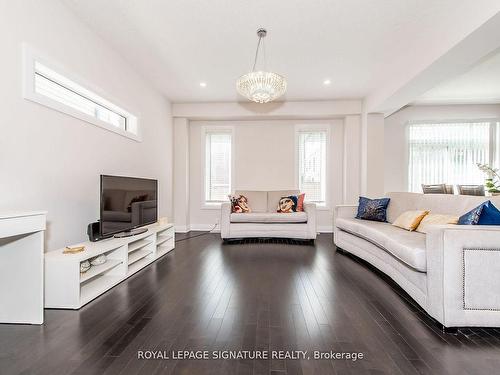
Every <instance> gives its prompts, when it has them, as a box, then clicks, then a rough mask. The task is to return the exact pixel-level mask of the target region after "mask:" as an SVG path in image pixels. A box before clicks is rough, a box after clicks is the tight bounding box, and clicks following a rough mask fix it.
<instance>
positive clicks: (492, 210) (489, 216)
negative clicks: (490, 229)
mask: <svg viewBox="0 0 500 375" xmlns="http://www.w3.org/2000/svg"><path fill="white" fill-rule="evenodd" d="M478 224H479V225H500V210H498V208H496V207H495V206H494V205H493V203H491V201H487V202H485V203H483V210H482V211H481V216H479V221H478Z"/></svg>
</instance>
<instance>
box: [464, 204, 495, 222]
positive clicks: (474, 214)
mask: <svg viewBox="0 0 500 375" xmlns="http://www.w3.org/2000/svg"><path fill="white" fill-rule="evenodd" d="M488 202H489V201H488ZM485 204H486V202H485V203H481V204H480V205H479V206H477V207H476V208H473V209H472V210H470V211H469V212H467V213H466V214H463V215H462V216H460V217H459V218H458V223H457V224H458V225H477V224H478V223H479V218H480V217H481V212H483V209H484V206H485Z"/></svg>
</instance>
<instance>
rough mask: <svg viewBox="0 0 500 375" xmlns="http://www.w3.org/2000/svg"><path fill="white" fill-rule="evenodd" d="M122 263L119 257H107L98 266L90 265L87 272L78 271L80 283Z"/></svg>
mask: <svg viewBox="0 0 500 375" xmlns="http://www.w3.org/2000/svg"><path fill="white" fill-rule="evenodd" d="M122 263H123V261H122V260H120V259H109V260H108V261H107V262H106V263H104V264H101V265H99V266H92V267H91V268H90V269H89V270H88V271H87V272H85V273H80V283H84V282H86V281H88V280H90V279H92V278H94V277H96V276H99V275H101V274H103V273H104V272H106V271H109V270H110V269H112V268H115V267H116V266H118V265H120V264H122Z"/></svg>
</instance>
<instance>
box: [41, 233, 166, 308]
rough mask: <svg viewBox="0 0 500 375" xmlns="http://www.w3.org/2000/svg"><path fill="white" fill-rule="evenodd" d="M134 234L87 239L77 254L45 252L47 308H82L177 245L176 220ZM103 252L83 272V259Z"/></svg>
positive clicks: (59, 251)
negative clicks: (100, 260)
mask: <svg viewBox="0 0 500 375" xmlns="http://www.w3.org/2000/svg"><path fill="white" fill-rule="evenodd" d="M147 229H148V231H147V232H144V233H141V234H138V235H136V236H132V237H124V238H110V239H106V240H102V241H99V242H84V243H80V244H75V245H73V246H85V250H84V251H82V252H80V253H76V254H63V250H64V249H59V250H54V251H50V252H48V253H45V308H58V309H75V310H77V309H79V308H81V307H82V306H84V305H85V304H87V303H89V302H90V301H92V300H93V299H95V298H97V297H99V296H100V295H101V294H103V293H105V292H106V291H108V290H109V289H111V288H112V287H114V286H115V285H117V284H119V283H120V282H122V281H123V280H125V279H126V278H128V277H129V276H131V275H133V274H134V273H136V272H138V271H140V270H141V269H143V268H144V267H146V266H147V265H149V264H151V263H152V262H154V261H155V260H156V259H158V258H159V257H161V256H163V255H165V254H166V253H168V252H169V251H171V250H173V249H174V247H175V232H174V225H173V224H159V223H157V224H153V225H149V226H147ZM101 254H104V255H106V262H105V263H103V264H100V265H98V266H92V267H91V268H90V269H89V270H88V271H87V272H85V273H80V262H83V261H85V260H90V259H91V258H93V257H96V256H98V255H101Z"/></svg>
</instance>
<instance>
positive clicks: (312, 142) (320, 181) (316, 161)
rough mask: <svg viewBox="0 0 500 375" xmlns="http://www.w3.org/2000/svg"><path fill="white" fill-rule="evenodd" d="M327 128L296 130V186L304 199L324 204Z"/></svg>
mask: <svg viewBox="0 0 500 375" xmlns="http://www.w3.org/2000/svg"><path fill="white" fill-rule="evenodd" d="M327 133H328V132H327V130H324V129H314V128H311V129H307V128H306V129H298V130H297V151H296V152H297V178H298V187H299V189H300V191H301V192H303V193H305V200H306V201H309V202H315V203H317V204H319V205H326V181H327V173H326V171H327V165H326V164H327V157H326V155H327V138H328V137H327Z"/></svg>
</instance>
